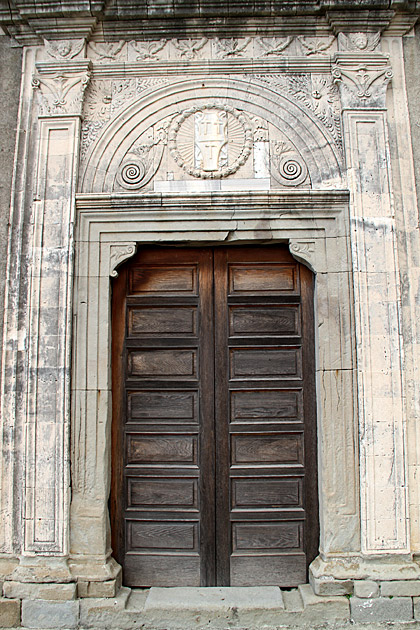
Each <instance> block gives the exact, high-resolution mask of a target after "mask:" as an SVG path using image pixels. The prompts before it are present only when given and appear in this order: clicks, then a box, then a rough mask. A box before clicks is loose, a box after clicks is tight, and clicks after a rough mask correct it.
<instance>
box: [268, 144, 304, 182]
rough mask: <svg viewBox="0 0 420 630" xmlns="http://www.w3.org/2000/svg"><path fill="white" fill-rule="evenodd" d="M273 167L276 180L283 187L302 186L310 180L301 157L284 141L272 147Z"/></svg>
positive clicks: (272, 170)
mask: <svg viewBox="0 0 420 630" xmlns="http://www.w3.org/2000/svg"><path fill="white" fill-rule="evenodd" d="M271 165H272V168H271V172H272V175H273V177H274V179H275V180H276V181H277V182H278V183H279V184H281V185H282V186H300V185H301V184H303V183H305V181H306V180H307V178H308V169H307V166H306V164H305V162H304V161H303V159H302V158H301V156H300V155H298V154H297V152H296V151H295V150H294V148H293V147H292V146H291V145H290V144H288V143H287V142H283V141H282V140H277V141H276V142H273V143H272V145H271Z"/></svg>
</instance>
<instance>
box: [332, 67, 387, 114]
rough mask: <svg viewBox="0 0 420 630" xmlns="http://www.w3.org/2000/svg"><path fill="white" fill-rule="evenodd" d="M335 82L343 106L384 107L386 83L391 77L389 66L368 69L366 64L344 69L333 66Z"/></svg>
mask: <svg viewBox="0 0 420 630" xmlns="http://www.w3.org/2000/svg"><path fill="white" fill-rule="evenodd" d="M332 76H333V79H334V81H335V83H337V84H338V86H339V88H340V96H341V103H342V106H343V107H348V108H352V109H353V108H360V107H373V106H376V107H378V106H379V107H384V106H385V94H386V89H387V87H388V83H389V82H390V80H391V79H392V70H391V68H390V67H389V66H388V67H385V68H382V69H381V70H373V71H371V70H369V69H368V68H367V67H366V66H358V67H357V68H355V69H348V68H346V69H344V68H342V67H340V66H335V67H334V68H333V71H332Z"/></svg>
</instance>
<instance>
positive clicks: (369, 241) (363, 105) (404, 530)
mask: <svg viewBox="0 0 420 630" xmlns="http://www.w3.org/2000/svg"><path fill="white" fill-rule="evenodd" d="M336 64H337V65H336V66H335V68H334V69H333V76H334V78H335V81H336V82H337V84H338V86H339V89H340V96H341V101H342V109H343V125H344V139H345V153H346V160H347V168H348V181H349V187H350V190H351V205H350V213H351V245H352V258H353V278H354V299H355V327H356V356H357V381H358V382H357V387H358V405H359V434H360V442H359V446H360V493H361V544H362V549H361V551H362V554H367V555H369V556H371V555H374V554H383V553H388V554H389V553H394V554H402V555H405V554H408V553H409V551H410V545H409V539H408V511H407V496H406V490H407V480H406V444H405V418H404V409H403V394H402V353H401V337H400V335H401V333H400V289H399V271H398V260H397V256H396V237H395V217H394V211H393V205H392V191H391V174H390V161H389V154H388V139H387V122H386V110H385V94H386V89H387V85H388V82H389V81H390V79H391V77H392V72H391V68H390V67H389V65H388V62H387V58H386V57H385V56H384V55H381V54H379V53H375V52H365V53H362V51H359V52H356V51H353V52H347V53H338V54H337V55H336Z"/></svg>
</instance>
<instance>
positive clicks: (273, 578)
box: [110, 246, 318, 587]
mask: <svg viewBox="0 0 420 630" xmlns="http://www.w3.org/2000/svg"><path fill="white" fill-rule="evenodd" d="M112 432H113V436H112V445H113V449H112V491H111V500H110V506H111V520H112V544H113V550H114V555H115V557H116V558H117V560H118V561H119V562H120V563H121V564H122V566H123V571H124V583H125V584H126V585H127V586H138V587H143V586H154V585H159V586H199V585H202V586H213V585H219V586H228V585H232V586H248V585H268V584H271V585H281V586H294V585H297V584H299V583H304V582H305V581H306V579H307V566H308V564H309V562H311V561H312V559H313V558H314V557H315V555H316V553H317V547H318V507H317V471H316V423H315V401H314V343H313V278H312V274H311V272H310V271H309V270H308V269H306V268H305V267H304V266H303V265H300V264H299V263H297V262H296V261H295V260H294V259H293V258H292V257H291V255H290V253H289V252H288V250H287V248H285V247H284V246H267V247H251V246H250V247H242V246H241V247H239V246H238V247H235V246H232V247H214V248H210V247H200V248H176V247H153V248H152V247H145V248H142V249H141V250H140V252H139V254H138V255H137V256H136V258H135V259H133V260H132V261H130V264H129V265H127V266H126V267H125V268H124V269H123V270H122V271H121V273H120V276H119V277H118V279H116V280H115V281H114V286H113V431H112Z"/></svg>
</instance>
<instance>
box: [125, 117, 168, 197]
mask: <svg viewBox="0 0 420 630" xmlns="http://www.w3.org/2000/svg"><path fill="white" fill-rule="evenodd" d="M167 125H168V123H164V124H163V126H162V127H160V128H159V129H156V130H155V131H153V130H152V129H149V130H148V132H146V135H147V137H148V140H146V141H142V142H139V143H138V144H136V145H135V146H134V147H132V148H131V149H130V151H129V152H128V154H127V155H126V157H125V158H124V160H123V162H122V164H121V166H120V168H119V170H118V172H117V175H116V183H117V185H119V186H120V187H121V188H123V189H125V190H140V188H143V187H144V186H146V185H147V184H148V183H149V182H150V180H151V179H152V177H153V176H154V175H155V173H156V171H157V170H158V168H159V166H160V163H161V161H162V155H163V148H164V146H165V145H166V144H167V132H166V127H167ZM153 134H154V135H155V139H154V138H153Z"/></svg>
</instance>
